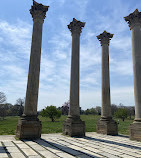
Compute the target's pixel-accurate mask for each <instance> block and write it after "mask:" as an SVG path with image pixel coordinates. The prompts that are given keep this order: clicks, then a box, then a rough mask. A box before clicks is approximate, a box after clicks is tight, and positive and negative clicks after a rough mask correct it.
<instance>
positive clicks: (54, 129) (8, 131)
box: [0, 115, 133, 135]
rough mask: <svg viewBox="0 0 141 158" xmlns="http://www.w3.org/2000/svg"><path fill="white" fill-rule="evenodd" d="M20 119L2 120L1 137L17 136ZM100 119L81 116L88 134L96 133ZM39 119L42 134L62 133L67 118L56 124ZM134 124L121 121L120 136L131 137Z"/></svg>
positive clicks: (8, 118) (43, 118) (94, 116)
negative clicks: (130, 133)
mask: <svg viewBox="0 0 141 158" xmlns="http://www.w3.org/2000/svg"><path fill="white" fill-rule="evenodd" d="M18 118H19V117H17V116H16V117H6V118H5V119H4V120H0V135H15V132H16V125H17V121H18ZM99 118H100V116H97V115H81V119H82V120H83V121H85V124H86V132H95V131H96V122H97V120H98V119H99ZM39 119H40V120H41V121H42V133H61V132H62V124H63V122H64V120H65V119H66V116H61V118H60V119H58V120H56V122H51V121H50V119H49V118H45V117H39ZM116 120H118V119H116ZM132 122H133V119H132V120H129V119H125V121H124V122H123V121H122V120H121V119H119V125H118V131H119V134H125V135H129V125H130V123H132Z"/></svg>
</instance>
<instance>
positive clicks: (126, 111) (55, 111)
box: [0, 92, 135, 122]
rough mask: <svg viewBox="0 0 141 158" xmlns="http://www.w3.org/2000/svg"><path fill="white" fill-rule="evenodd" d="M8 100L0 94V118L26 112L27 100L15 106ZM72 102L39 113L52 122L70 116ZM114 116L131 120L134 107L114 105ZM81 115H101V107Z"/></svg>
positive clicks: (22, 100) (47, 108)
mask: <svg viewBox="0 0 141 158" xmlns="http://www.w3.org/2000/svg"><path fill="white" fill-rule="evenodd" d="M6 100H7V98H6V95H5V94H4V93H3V92H0V117H1V118H2V119H4V117H6V116H21V115H22V114H23V111H24V102H25V99H21V98H19V99H17V100H16V103H15V104H14V105H12V104H10V103H7V102H6ZM69 104H70V102H69V101H67V102H65V103H64V104H63V105H62V106H61V107H58V108H57V107H56V106H53V105H51V106H47V107H45V108H44V109H42V110H41V111H39V112H38V114H39V115H41V116H43V117H49V118H50V119H51V121H52V122H54V121H55V119H57V118H59V117H61V115H68V113H69ZM111 113H112V116H114V117H116V118H121V119H122V120H123V121H124V120H125V119H126V118H127V117H128V118H129V119H131V118H132V117H134V115H135V107H134V106H124V105H123V104H121V103H120V104H119V105H116V104H112V105H111ZM80 115H101V107H100V106H96V107H92V108H89V109H86V110H83V109H81V107H80Z"/></svg>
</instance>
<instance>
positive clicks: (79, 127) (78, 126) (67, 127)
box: [63, 118, 85, 137]
mask: <svg viewBox="0 0 141 158" xmlns="http://www.w3.org/2000/svg"><path fill="white" fill-rule="evenodd" d="M63 134H65V135H69V136H71V137H73V136H80V137H81V136H85V122H84V121H82V120H81V119H76V120H75V119H72V118H67V120H66V121H65V122H64V126H63Z"/></svg>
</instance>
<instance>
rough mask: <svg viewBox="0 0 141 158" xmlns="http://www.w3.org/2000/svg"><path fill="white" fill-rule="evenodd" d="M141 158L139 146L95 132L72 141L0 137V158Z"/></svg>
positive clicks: (59, 136)
mask: <svg viewBox="0 0 141 158" xmlns="http://www.w3.org/2000/svg"><path fill="white" fill-rule="evenodd" d="M73 157H75V158H141V142H137V141H131V140H129V138H128V136H123V135H119V136H107V135H101V134H97V133H95V132H91V133H86V137H83V138H72V137H68V136H63V135H62V134H43V135H42V137H41V139H38V140H23V141H21V140H15V136H6V135H4V136H2V135H1V136H0V158H73Z"/></svg>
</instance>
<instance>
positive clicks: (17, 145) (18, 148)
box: [12, 141, 28, 158]
mask: <svg viewBox="0 0 141 158" xmlns="http://www.w3.org/2000/svg"><path fill="white" fill-rule="evenodd" d="M12 143H13V144H14V145H15V146H16V147H17V148H18V149H19V150H20V152H21V153H22V154H23V155H24V156H25V157H26V158H28V156H27V155H26V154H25V153H24V152H23V151H22V150H21V148H20V147H19V146H18V145H17V144H16V143H14V142H13V141H12Z"/></svg>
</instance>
